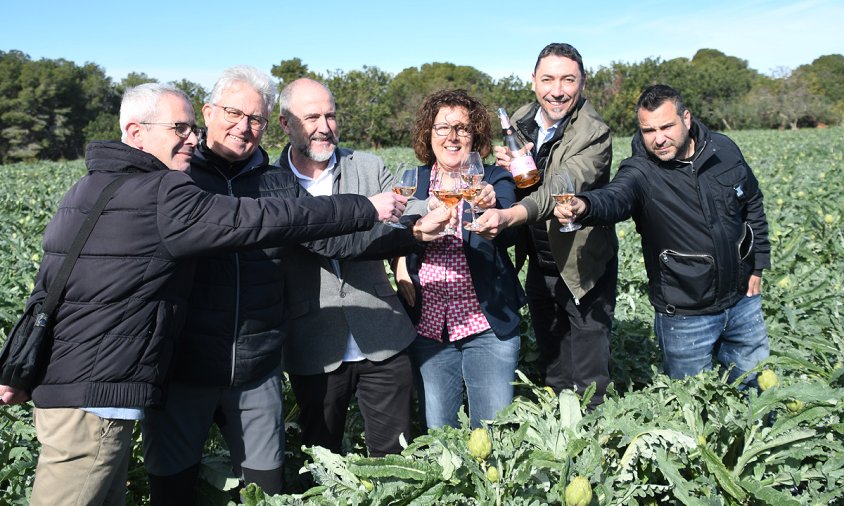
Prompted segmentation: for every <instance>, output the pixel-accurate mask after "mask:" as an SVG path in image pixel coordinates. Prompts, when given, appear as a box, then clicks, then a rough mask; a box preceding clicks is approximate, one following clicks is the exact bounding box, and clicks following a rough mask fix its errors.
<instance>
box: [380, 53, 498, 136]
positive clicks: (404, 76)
mask: <svg viewBox="0 0 844 506" xmlns="http://www.w3.org/2000/svg"><path fill="white" fill-rule="evenodd" d="M455 88H463V89H465V90H467V91H468V92H469V93H470V94H472V95H473V96H475V97H477V98H479V99H481V100H483V98H484V97H485V96H486V95H487V93H488V92H489V91H490V90H491V88H492V78H491V77H490V76H489V75H487V74H485V73H483V72H481V71H479V70H477V69H475V68H473V67H469V66H466V65H454V64H453V63H426V64H424V65H422V66H421V67H419V68H416V67H409V68H406V69H404V70H402V71H401V72H399V73H398V74H397V75H396V77H395V78H394V79H393V80H392V82H391V83H390V86H389V89H388V92H387V103H388V105H389V111H390V112H389V115H388V117H387V118H386V121H387V126H388V128H389V129H390V131H391V134H390V138H389V144H388V145H391V146H408V145H410V136H411V132H412V130H413V122H414V120H415V118H416V111H417V109H419V106H420V105H421V104H422V101H423V100H424V99H425V97H426V96H427V95H429V94H430V93H432V92H434V91H438V90H442V89H455ZM487 106H488V107H490V106H489V104H487Z"/></svg>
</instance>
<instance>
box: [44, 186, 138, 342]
mask: <svg viewBox="0 0 844 506" xmlns="http://www.w3.org/2000/svg"><path fill="white" fill-rule="evenodd" d="M132 175H133V174H132V173H129V174H124V175H122V176H120V177H119V178H117V179H115V180H114V181H112V182H111V183H109V184H108V185H106V187H105V188H103V192H102V193H101V194H100V197H99V198H98V199H97V201H96V202H95V203H94V207H92V208H91V210H90V211H89V212H88V216H87V217H86V218H85V221H84V222H83V223H82V226H81V227H80V228H79V233H78V234H77V235H76V238H75V239H74V240H73V244H71V245H70V249H69V250H68V251H67V255H66V256H65V257H64V261H63V262H62V266H61V267H60V268H59V273H58V274H57V275H56V279H55V281H53V283H52V284H51V285H50V287H49V288H48V289H47V297H46V298H45V299H44V304H42V305H41V312H39V313H38V314H37V315H35V326H36V327H46V326H47V324H48V323H49V320H50V318H52V316H53V312H55V310H56V306H57V305H58V303H59V298H60V297H61V294H62V292H64V287H65V285H66V284H67V280H68V278H69V277H70V272H71V271H72V270H73V266H74V264H76V259H77V258H79V254H80V253H81V252H82V247H83V246H85V242H86V241H87V240H88V237H89V236H90V235H91V231H92V230H94V225H96V223H97V220H99V219H100V215H101V214H102V213H103V209H105V206H106V203H108V201H109V200H111V197H112V196H113V195H114V192H116V191H117V189H118V188H119V187H120V186H121V185H122V184H123V183H125V182H126V180H127V179H129V178H130V177H131V176H132Z"/></svg>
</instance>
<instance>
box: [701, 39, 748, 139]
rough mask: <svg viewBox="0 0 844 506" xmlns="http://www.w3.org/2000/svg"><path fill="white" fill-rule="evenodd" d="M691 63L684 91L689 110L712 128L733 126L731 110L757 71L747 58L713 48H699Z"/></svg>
mask: <svg viewBox="0 0 844 506" xmlns="http://www.w3.org/2000/svg"><path fill="white" fill-rule="evenodd" d="M691 65H692V69H693V72H692V73H691V75H690V77H692V79H690V80H688V81H687V83H686V84H687V85H688V87H689V89H688V90H686V93H685V95H687V96H688V98H687V99H686V100H687V101H688V102H689V108H690V109H691V110H692V113H693V114H696V115H697V117H698V118H700V119H701V120H702V121H703V122H704V123H705V124H706V125H708V126H710V127H712V128H716V129H721V128H726V129H732V128H733V126H732V122H733V121H734V118H733V117H731V116H730V111H734V110H735V104H737V103H738V102H741V101H742V100H743V99H744V97H745V95H747V94H748V93H749V92H750V89H751V88H752V86H753V82H754V80H755V79H756V78H757V76H758V73H757V72H756V71H755V70H753V69H751V68H748V66H747V61H746V60H742V59H739V58H736V57H735V56H727V55H725V54H724V53H722V52H721V51H718V50H716V49H701V50H699V51H698V52H697V53H695V56H694V58H692V60H691Z"/></svg>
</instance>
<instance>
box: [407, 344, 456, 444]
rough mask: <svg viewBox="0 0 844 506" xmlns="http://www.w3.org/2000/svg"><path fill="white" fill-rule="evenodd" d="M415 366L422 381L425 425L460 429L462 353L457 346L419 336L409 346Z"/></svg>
mask: <svg viewBox="0 0 844 506" xmlns="http://www.w3.org/2000/svg"><path fill="white" fill-rule="evenodd" d="M410 353H411V356H412V358H413V364H414V366H415V367H417V368H418V370H419V374H420V376H421V378H422V384H421V385H420V387H421V388H420V389H419V390H420V393H421V394H422V395H421V396H420V397H421V398H422V399H424V401H423V402H424V403H425V406H424V413H425V424H426V425H427V427H428V428H429V429H435V428H439V427H443V426H446V425H450V426H452V427H458V426H459V422H458V420H457V412H458V411H459V410H460V407H461V405H462V404H463V370H462V367H461V352H460V350H458V349H457V347H456V346H455V344H454V343H441V342H439V341H435V340H433V339H428V338H427V337H423V336H416V339H414V340H413V343H411V345H410Z"/></svg>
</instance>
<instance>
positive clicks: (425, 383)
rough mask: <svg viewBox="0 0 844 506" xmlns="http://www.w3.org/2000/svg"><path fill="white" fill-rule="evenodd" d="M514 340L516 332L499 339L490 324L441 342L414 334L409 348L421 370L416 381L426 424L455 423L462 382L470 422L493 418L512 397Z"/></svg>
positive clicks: (477, 424)
mask: <svg viewBox="0 0 844 506" xmlns="http://www.w3.org/2000/svg"><path fill="white" fill-rule="evenodd" d="M519 346H520V338H519V336H518V335H515V336H511V337H508V338H505V339H500V338H498V336H496V335H495V333H493V332H492V331H491V330H490V331H487V332H483V333H480V334H477V335H475V336H472V337H467V338H465V339H461V340H459V341H454V342H446V343H441V342H439V341H435V340H433V339H428V338H427V337H423V336H416V339H415V340H414V341H413V343H412V344H411V345H410V353H411V357H412V358H413V363H414V366H415V367H416V369H417V371H418V372H419V375H420V376H421V381H418V382H417V383H418V385H417V386H418V388H419V393H420V395H419V398H420V399H424V402H423V403H421V404H423V406H422V413H423V418H424V419H425V422H426V425H427V426H428V428H429V429H434V428H437V427H442V426H445V425H450V426H452V427H457V426H458V425H459V423H458V420H457V413H458V411H460V407H461V406H462V405H463V386H464V384H465V386H466V394H467V397H468V399H469V420H470V423H471V426H472V427H473V428H476V427H480V426H481V420H492V419H493V418H495V415H496V413H498V412H499V411H500V410H501V409H502V408H504V407H506V406H508V405H509V404H510V403H511V402H512V401H513V385H512V382H513V380H514V379H515V376H516V373H515V371H516V364H517V362H518V360H519Z"/></svg>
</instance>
